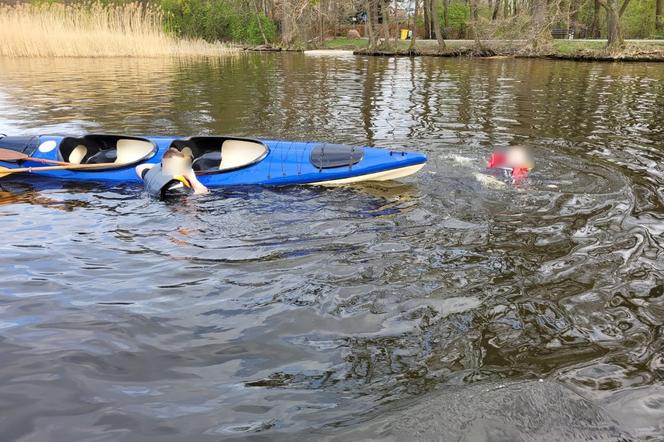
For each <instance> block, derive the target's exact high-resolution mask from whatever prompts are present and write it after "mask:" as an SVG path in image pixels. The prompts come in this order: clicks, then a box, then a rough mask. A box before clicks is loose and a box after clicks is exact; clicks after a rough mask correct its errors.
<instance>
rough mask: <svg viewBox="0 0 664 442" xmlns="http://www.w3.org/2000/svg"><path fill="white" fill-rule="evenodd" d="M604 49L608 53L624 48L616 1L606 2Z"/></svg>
mask: <svg viewBox="0 0 664 442" xmlns="http://www.w3.org/2000/svg"><path fill="white" fill-rule="evenodd" d="M604 9H605V10H606V47H607V49H608V50H609V51H610V52H616V51H620V50H621V49H623V48H624V47H625V40H624V39H623V36H622V29H621V27H620V15H619V14H618V5H617V1H616V0H606V6H604Z"/></svg>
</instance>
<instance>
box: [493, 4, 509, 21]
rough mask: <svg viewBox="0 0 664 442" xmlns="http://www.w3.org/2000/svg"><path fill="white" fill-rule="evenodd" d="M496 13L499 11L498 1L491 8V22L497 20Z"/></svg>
mask: <svg viewBox="0 0 664 442" xmlns="http://www.w3.org/2000/svg"><path fill="white" fill-rule="evenodd" d="M506 1H507V0H506ZM498 11H500V0H496V4H495V5H494V6H493V13H492V14H491V20H495V19H497V18H498Z"/></svg>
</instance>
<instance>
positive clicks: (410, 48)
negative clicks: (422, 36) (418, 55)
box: [408, 0, 420, 52]
mask: <svg viewBox="0 0 664 442" xmlns="http://www.w3.org/2000/svg"><path fill="white" fill-rule="evenodd" d="M419 3H420V2H419V0H415V12H414V13H413V35H412V37H411V38H410V46H408V51H410V52H413V51H414V50H415V43H416V40H417V16H418V15H419V12H420V11H419V7H418V6H419Z"/></svg>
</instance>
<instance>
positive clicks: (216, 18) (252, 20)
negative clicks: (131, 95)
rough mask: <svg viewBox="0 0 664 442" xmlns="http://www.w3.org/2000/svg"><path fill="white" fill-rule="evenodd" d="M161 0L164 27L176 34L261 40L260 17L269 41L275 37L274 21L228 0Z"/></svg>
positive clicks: (205, 37)
mask: <svg viewBox="0 0 664 442" xmlns="http://www.w3.org/2000/svg"><path fill="white" fill-rule="evenodd" d="M160 4H161V8H162V10H163V11H164V27H165V29H166V30H167V31H168V32H172V33H174V34H176V35H178V36H183V37H194V38H202V39H205V40H208V41H217V40H218V41H234V42H241V43H249V44H261V43H263V36H262V34H261V31H260V27H259V26H258V23H259V22H258V21H259V20H260V23H261V25H262V27H263V32H264V33H265V37H266V38H267V40H268V42H274V41H275V39H276V34H277V26H276V24H275V23H274V21H272V20H271V19H270V18H269V17H267V16H265V15H263V14H261V15H260V16H257V15H256V14H252V13H243V12H242V10H241V9H239V8H237V7H234V6H233V5H232V4H231V3H230V2H229V1H228V0H161V3H160ZM259 17H260V18H259Z"/></svg>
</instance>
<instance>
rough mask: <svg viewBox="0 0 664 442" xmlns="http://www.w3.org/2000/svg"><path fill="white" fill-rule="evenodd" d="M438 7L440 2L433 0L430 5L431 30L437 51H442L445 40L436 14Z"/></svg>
mask: <svg viewBox="0 0 664 442" xmlns="http://www.w3.org/2000/svg"><path fill="white" fill-rule="evenodd" d="M443 1H445V0H443ZM439 7H440V0H433V2H432V3H431V15H432V16H433V30H434V32H435V33H436V40H437V41H438V50H439V51H444V50H445V40H444V39H443V31H442V30H441V29H440V15H439V13H438V11H439V9H438V8H439Z"/></svg>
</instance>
